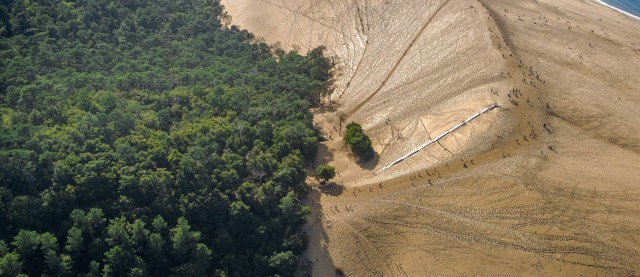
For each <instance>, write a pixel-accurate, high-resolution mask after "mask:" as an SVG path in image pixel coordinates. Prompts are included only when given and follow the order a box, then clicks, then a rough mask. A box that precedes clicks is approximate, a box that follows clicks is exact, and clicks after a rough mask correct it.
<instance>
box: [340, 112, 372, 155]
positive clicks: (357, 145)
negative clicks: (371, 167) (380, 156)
mask: <svg viewBox="0 0 640 277" xmlns="http://www.w3.org/2000/svg"><path fill="white" fill-rule="evenodd" d="M344 144H345V145H346V146H347V148H349V150H351V152H352V153H353V154H354V155H356V157H358V158H359V159H360V160H361V161H364V160H368V159H371V158H372V157H373V147H371V139H369V137H368V136H367V135H366V134H365V133H364V131H363V130H362V126H360V124H358V123H355V122H351V123H349V124H348V125H347V133H346V134H345V135H344Z"/></svg>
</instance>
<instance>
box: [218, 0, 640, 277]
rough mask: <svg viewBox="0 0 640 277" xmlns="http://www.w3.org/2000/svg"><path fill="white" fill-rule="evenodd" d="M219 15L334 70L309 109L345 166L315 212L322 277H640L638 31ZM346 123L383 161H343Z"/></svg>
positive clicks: (257, 11)
mask: <svg viewBox="0 0 640 277" xmlns="http://www.w3.org/2000/svg"><path fill="white" fill-rule="evenodd" d="M222 3H223V4H224V5H225V6H226V9H227V12H228V13H229V15H230V16H231V18H232V21H231V22H232V23H233V24H237V25H239V26H240V27H242V28H245V29H248V30H249V31H251V32H253V33H254V34H256V36H257V37H258V38H259V39H261V40H264V41H266V42H268V43H270V44H277V45H280V46H281V47H284V48H286V49H295V50H298V51H301V52H305V51H307V50H308V49H311V48H314V47H315V46H317V45H320V44H322V45H325V46H326V47H327V53H328V54H329V55H330V56H331V57H332V58H333V59H334V61H335V62H336V70H335V76H336V79H335V83H334V90H333V92H332V94H331V95H330V96H329V97H327V99H326V101H325V102H326V103H325V105H324V106H323V107H321V108H318V109H316V110H314V114H315V117H314V120H315V123H316V124H317V125H318V126H319V127H320V128H321V131H322V133H323V136H324V137H325V138H326V141H324V142H322V144H321V146H320V153H319V157H318V160H317V163H318V164H320V163H329V164H331V165H333V166H334V167H336V169H337V177H336V178H335V179H334V181H335V183H336V185H334V186H329V187H326V188H317V186H316V188H314V190H313V191H312V193H311V194H310V197H309V200H308V201H309V205H311V207H312V211H313V212H312V214H311V215H310V217H309V223H308V224H307V226H306V230H307V232H308V234H309V248H308V250H307V252H306V253H305V255H304V257H303V259H304V260H305V261H306V263H305V264H306V265H308V268H309V271H310V272H312V273H313V275H314V276H332V275H334V274H335V272H336V268H340V270H342V271H343V272H344V273H345V274H346V275H347V276H376V275H384V276H389V275H391V276H393V275H399V276H426V275H473V276H483V275H500V276H506V275H525V276H527V275H569V276H576V275H588V276H596V275H622V276H628V275H639V274H640V232H639V229H640V21H638V20H635V19H633V18H630V17H627V16H625V15H622V14H620V13H618V12H616V11H614V10H612V9H610V8H608V7H605V6H603V5H600V4H598V3H596V2H595V1H571V0H554V1H551V0H528V1H508V0H481V1H477V0H456V1H450V0H434V1H399V0H396V1H392V0H387V1H375V3H372V2H371V1H357V0H355V1H354V0H352V1H336V0H325V1H319V0H311V1H302V0H281V1H277V2H276V1H265V0H260V1H256V0H233V1H227V0H225V1H222ZM494 103H495V104H497V105H499V107H498V108H496V109H493V110H491V111H489V112H487V113H484V114H482V115H480V116H478V117H477V118H475V119H474V120H473V121H471V122H469V123H468V124H466V125H464V126H463V127H461V128H459V129H457V130H456V131H454V132H452V133H451V134H449V135H447V136H445V137H443V138H442V139H441V140H440V141H439V142H438V143H434V144H432V145H430V146H428V147H426V148H425V149H423V150H422V151H419V152H418V153H417V154H415V155H413V156H411V157H410V158H408V159H406V160H405V161H403V162H401V163H399V164H397V165H395V166H393V167H391V168H389V169H386V170H384V171H380V170H381V169H382V168H384V167H385V166H386V165H388V164H389V163H390V162H392V161H394V160H396V159H398V158H400V157H402V156H404V155H405V154H407V153H408V152H410V151H412V150H413V149H415V148H416V147H418V146H420V145H422V144H424V143H426V142H428V141H429V140H431V139H432V138H434V137H436V136H438V135H440V134H441V133H442V132H444V131H446V130H448V129H450V128H451V127H453V126H455V125H457V124H459V123H460V122H462V121H463V120H465V119H467V118H468V117H469V116H471V115H473V114H475V113H477V112H479V111H480V110H482V109H483V108H485V107H487V106H489V105H492V104H494ZM341 119H342V120H341ZM350 121H356V122H358V123H360V124H362V126H363V128H364V129H365V132H366V133H367V134H369V135H370V137H371V139H372V142H373V146H374V149H375V150H376V153H377V155H376V157H375V158H374V160H373V161H370V162H367V163H365V164H358V163H356V161H355V160H354V159H353V157H351V156H350V155H349V153H348V152H347V151H346V149H345V147H344V145H343V143H342V139H341V135H342V134H343V133H344V129H343V128H344V126H345V125H346V123H348V122H350ZM309 182H310V183H313V182H312V181H311V179H309Z"/></svg>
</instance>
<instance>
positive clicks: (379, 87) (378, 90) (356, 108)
mask: <svg viewBox="0 0 640 277" xmlns="http://www.w3.org/2000/svg"><path fill="white" fill-rule="evenodd" d="M449 1H450V0H446V1H445V2H444V3H442V4H441V5H440V6H439V7H438V8H437V9H436V10H435V12H434V13H433V15H431V17H429V20H427V22H425V23H424V24H423V25H422V28H420V30H419V31H418V33H416V35H415V36H413V39H412V40H411V42H410V43H409V45H407V47H406V48H405V49H404V52H402V55H400V58H398V60H397V61H396V62H395V63H394V64H393V67H391V70H389V73H387V75H386V76H385V77H384V79H383V80H382V82H381V83H380V85H379V86H378V87H377V88H376V90H374V91H373V92H372V93H371V94H369V95H368V96H367V98H365V99H364V100H362V101H361V102H360V103H359V104H358V105H356V106H355V107H354V108H352V109H351V110H350V111H349V113H347V116H346V117H347V118H350V117H351V116H352V115H353V114H354V113H355V112H357V111H358V110H360V108H362V106H364V105H365V104H366V103H367V102H369V100H371V98H373V97H375V96H376V95H377V94H378V93H379V92H380V91H381V90H382V88H384V86H385V85H386V84H387V81H389V79H390V78H391V77H392V76H393V74H394V73H395V71H396V69H397V68H398V66H399V65H400V64H401V63H402V61H403V60H404V58H405V57H406V56H407V53H408V52H409V50H411V48H412V47H413V45H414V44H415V43H416V41H417V40H418V38H420V36H421V35H422V33H423V32H424V31H425V30H426V29H427V27H428V26H429V23H431V21H432V20H433V19H434V18H435V17H436V15H438V13H439V12H440V10H442V8H443V7H444V6H445V5H447V3H449ZM363 58H364V57H363Z"/></svg>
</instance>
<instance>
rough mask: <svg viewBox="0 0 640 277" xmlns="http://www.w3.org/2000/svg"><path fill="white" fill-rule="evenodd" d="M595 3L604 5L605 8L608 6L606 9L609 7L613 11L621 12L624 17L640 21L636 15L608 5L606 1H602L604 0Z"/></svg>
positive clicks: (596, 0)
mask: <svg viewBox="0 0 640 277" xmlns="http://www.w3.org/2000/svg"><path fill="white" fill-rule="evenodd" d="M595 2H596V3H598V4H601V5H604V6H606V7H609V8H611V9H613V10H615V11H617V12H619V13H622V14H624V15H626V16H629V17H631V18H633V19H635V20H638V21H640V16H637V15H635V14H632V13H630V12H628V11H625V10H623V9H621V8H618V7H616V6H614V5H611V4H608V3H606V2H604V1H602V0H595Z"/></svg>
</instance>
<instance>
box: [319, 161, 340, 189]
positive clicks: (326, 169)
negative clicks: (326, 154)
mask: <svg viewBox="0 0 640 277" xmlns="http://www.w3.org/2000/svg"><path fill="white" fill-rule="evenodd" d="M315 176H316V179H318V181H320V183H322V184H324V183H326V182H328V181H329V180H331V179H333V177H336V170H335V168H333V166H330V165H326V164H322V165H319V166H318V167H317V168H316V174H315Z"/></svg>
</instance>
